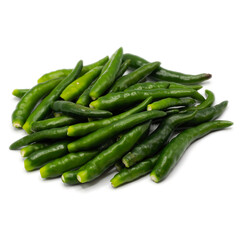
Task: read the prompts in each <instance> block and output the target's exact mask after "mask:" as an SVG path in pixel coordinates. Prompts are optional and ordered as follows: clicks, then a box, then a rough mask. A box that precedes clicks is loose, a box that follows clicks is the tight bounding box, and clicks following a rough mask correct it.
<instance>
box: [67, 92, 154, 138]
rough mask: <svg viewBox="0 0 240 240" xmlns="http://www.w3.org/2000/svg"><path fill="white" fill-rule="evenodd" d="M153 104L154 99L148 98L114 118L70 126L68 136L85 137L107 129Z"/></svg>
mask: <svg viewBox="0 0 240 240" xmlns="http://www.w3.org/2000/svg"><path fill="white" fill-rule="evenodd" d="M151 102H152V98H151V97H150V98H147V99H146V100H144V101H143V102H142V103H140V104H139V105H137V106H136V107H134V108H132V109H130V110H128V111H126V112H123V113H121V114H119V115H116V116H113V117H111V118H105V119H101V120H98V121H92V122H86V123H78V124H75V125H72V126H69V128H68V136H71V137H74V136H84V135H87V134H88V133H91V132H94V131H96V130H97V129H99V128H102V127H105V126H107V125H109V124H111V123H113V122H116V121H118V120H120V119H124V118H126V117H127V116H130V115H132V114H134V113H138V112H141V111H144V110H146V108H147V105H148V104H149V103H151Z"/></svg>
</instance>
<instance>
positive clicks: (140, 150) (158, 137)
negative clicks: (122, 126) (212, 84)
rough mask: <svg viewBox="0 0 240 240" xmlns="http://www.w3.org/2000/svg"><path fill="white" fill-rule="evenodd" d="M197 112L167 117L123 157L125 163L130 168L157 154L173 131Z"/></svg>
mask: <svg viewBox="0 0 240 240" xmlns="http://www.w3.org/2000/svg"><path fill="white" fill-rule="evenodd" d="M195 114H196V111H195V112H189V113H185V114H175V115H172V116H169V117H167V118H166V119H165V120H164V121H163V122H162V123H161V124H159V126H158V128H157V129H156V130H155V131H154V132H153V133H152V134H151V135H149V136H148V137H147V138H146V139H145V140H144V141H143V142H142V143H141V144H138V145H137V146H136V147H135V148H133V149H132V150H131V152H129V153H127V154H126V155H125V156H124V157H123V159H122V162H123V163H124V165H125V166H126V167H128V168H129V167H131V166H133V165H134V164H136V163H137V162H140V161H142V160H144V159H145V158H147V157H151V156H153V155H154V154H156V153H157V152H158V151H160V149H161V147H163V145H164V144H165V143H166V142H167V141H168V139H169V138H170V136H171V135H172V133H173V131H174V130H175V129H176V128H177V127H178V126H180V125H181V124H183V123H185V122H187V121H189V120H191V119H192V118H193V117H194V116H195Z"/></svg>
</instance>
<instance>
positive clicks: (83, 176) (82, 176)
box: [77, 170, 87, 183]
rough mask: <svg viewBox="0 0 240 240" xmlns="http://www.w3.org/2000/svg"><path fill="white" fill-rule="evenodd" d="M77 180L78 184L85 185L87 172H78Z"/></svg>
mask: <svg viewBox="0 0 240 240" xmlns="http://www.w3.org/2000/svg"><path fill="white" fill-rule="evenodd" d="M77 180H78V181H79V182H80V183H85V182H87V171H84V170H83V171H80V172H79V173H78V174H77Z"/></svg>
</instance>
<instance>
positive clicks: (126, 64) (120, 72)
mask: <svg viewBox="0 0 240 240" xmlns="http://www.w3.org/2000/svg"><path fill="white" fill-rule="evenodd" d="M130 63H131V60H130V59H127V60H125V61H124V62H123V63H122V65H121V66H120V68H119V70H118V73H117V75H116V79H118V78H120V77H122V75H123V74H124V73H125V72H126V71H127V69H128V67H129V65H130Z"/></svg>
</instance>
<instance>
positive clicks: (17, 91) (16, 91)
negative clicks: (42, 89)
mask: <svg viewBox="0 0 240 240" xmlns="http://www.w3.org/2000/svg"><path fill="white" fill-rule="evenodd" d="M28 91H29V89H14V90H13V91H12V95H13V96H15V97H18V98H22V97H23V96H24V95H25V93H27V92H28Z"/></svg>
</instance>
